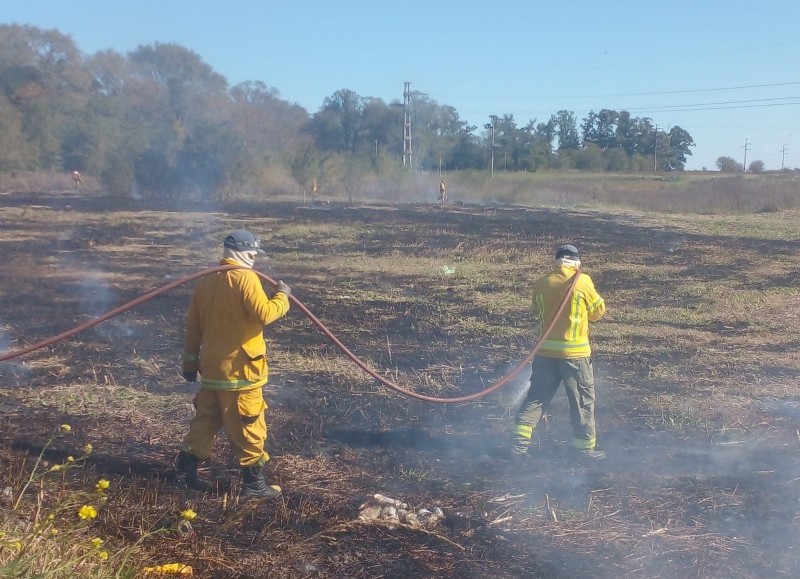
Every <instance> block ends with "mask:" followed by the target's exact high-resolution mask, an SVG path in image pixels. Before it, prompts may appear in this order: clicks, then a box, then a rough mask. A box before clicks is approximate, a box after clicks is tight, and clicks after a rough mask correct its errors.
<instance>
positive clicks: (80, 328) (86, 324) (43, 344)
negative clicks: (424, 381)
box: [0, 265, 580, 403]
mask: <svg viewBox="0 0 800 579" xmlns="http://www.w3.org/2000/svg"><path fill="white" fill-rule="evenodd" d="M241 268H242V266H238V265H220V266H216V267H211V268H209V269H204V270H202V271H198V272H197V273H193V274H191V275H187V276H184V277H182V278H180V279H177V280H175V281H173V282H170V283H168V284H166V285H164V286H162V287H160V288H157V289H154V290H152V291H150V292H148V293H146V294H144V295H141V296H139V297H138V298H136V299H134V300H131V301H129V302H128V303H126V304H123V305H121V306H119V307H118V308H114V309H113V310H111V311H109V312H106V313H105V314H103V315H101V316H99V317H97V318H94V319H92V320H89V321H87V322H84V323H83V324H80V325H78V326H75V327H74V328H72V329H71V330H67V331H65V332H61V333H60V334H58V335H56V336H53V337H52V338H48V339H46V340H42V341H41V342H37V343H35V344H31V345H30V346H27V347H25V348H21V349H19V350H13V351H9V352H5V353H3V354H0V362H5V361H6V360H11V359H12V358H17V357H18V356H22V355H24V354H28V353H30V352H33V351H35V350H40V349H41V348H44V347H47V346H50V345H52V344H55V343H56V342H60V341H61V340H65V339H67V338H69V337H71V336H74V335H75V334H78V333H80V332H83V331H85V330H88V329H89V328H93V327H94V326H96V325H98V324H100V323H102V322H104V321H106V320H107V319H109V318H113V317H114V316H116V315H119V314H121V313H123V312H125V311H127V310H130V309H132V308H134V307H136V306H138V305H139V304H142V303H144V302H146V301H148V300H151V299H153V298H154V297H156V296H158V295H161V294H163V293H165V292H167V291H169V290H171V289H173V288H176V287H178V286H180V285H183V284H185V283H188V282H190V281H192V280H195V279H197V278H200V277H204V276H206V275H209V274H212V273H215V272H218V271H225V270H229V269H241ZM253 271H255V270H253ZM255 273H257V274H258V276H259V277H260V278H262V279H263V280H264V281H266V282H267V283H269V284H270V285H272V286H273V287H275V286H277V285H278V284H277V282H275V281H274V280H273V279H272V278H270V277H269V276H268V275H266V274H264V273H261V272H260V271H255ZM579 277H580V270H578V271H577V272H575V275H573V276H572V280H571V282H570V285H569V289H568V290H567V292H566V293H565V294H564V299H562V300H561V304H560V305H559V307H558V310H557V311H556V314H555V315H554V316H553V319H552V321H551V322H550V324H549V325H548V327H547V328H546V330H545V332H544V334H542V336H541V338H540V339H539V341H538V342H536V344H535V345H534V347H533V348H532V349H531V351H530V352H529V353H528V355H527V356H525V358H524V359H523V360H522V361H520V362H519V363H518V364H517V365H516V366H514V368H512V369H511V371H510V372H509V373H508V374H506V375H505V376H504V377H503V378H501V379H500V380H498V381H497V382H495V383H494V384H492V385H491V386H489V387H488V388H485V389H484V390H481V391H479V392H474V393H472V394H468V395H466V396H457V397H453V398H439V397H436V396H426V395H424V394H419V393H417V392H413V391H411V390H407V389H405V388H403V387H401V386H398V385H397V384H395V383H394V382H392V381H391V380H389V379H387V378H384V377H383V376H381V375H380V374H378V373H377V372H375V371H374V370H373V369H372V368H370V367H369V366H367V364H366V363H364V362H363V361H362V360H361V359H359V358H358V356H356V355H355V354H353V352H351V351H350V350H349V349H348V348H347V346H345V345H344V344H343V343H342V342H341V341H340V340H339V339H338V338H337V337H336V336H334V335H333V333H332V332H331V331H330V330H329V329H328V328H326V327H325V325H324V324H323V323H322V322H321V321H320V320H319V319H318V318H317V317H316V316H315V315H314V314H313V313H312V312H311V311H310V310H309V309H308V308H307V307H306V306H305V305H304V304H303V302H301V301H300V300H298V299H297V298H296V297H294V296H290V297H289V300H290V301H291V302H292V303H293V304H294V305H295V306H296V307H297V308H299V309H300V311H302V312H303V313H304V314H305V315H306V316H307V317H308V319H309V320H311V323H313V324H314V325H315V326H316V327H317V328H318V329H319V330H320V331H321V332H322V333H323V334H325V335H326V336H327V337H328V339H329V340H330V341H331V342H333V344H334V345H335V346H336V347H337V348H339V350H340V351H341V352H342V353H343V354H344V355H345V356H347V357H348V358H349V359H350V360H351V361H352V362H353V363H354V364H355V365H356V366H358V367H359V368H361V369H362V370H363V371H364V372H366V373H367V374H369V375H370V376H372V377H373V378H375V379H376V380H377V381H378V382H380V383H381V384H383V385H384V386H386V387H387V388H390V389H391V390H394V391H395V392H398V393H400V394H404V395H406V396H410V397H411V398H416V399H418V400H424V401H426V402H440V403H445V402H468V401H470V400H476V399H478V398H483V397H484V396H487V395H489V394H491V393H492V392H494V391H496V390H498V389H499V388H502V387H503V386H504V385H506V384H507V383H508V382H509V381H511V380H513V379H514V377H516V375H517V374H519V373H520V371H521V370H522V369H523V368H524V367H525V366H527V365H528V364H529V363H530V362H531V360H533V357H534V356H535V355H536V352H537V351H538V350H539V347H540V346H541V344H542V342H543V341H544V338H546V337H547V336H548V335H549V334H550V332H551V331H552V330H553V327H554V326H555V323H556V320H558V318H559V316H560V315H561V312H563V311H564V307H565V306H566V305H567V302H568V301H569V298H570V296H571V295H572V291H573V290H574V289H575V284H577V283H578V278H579Z"/></svg>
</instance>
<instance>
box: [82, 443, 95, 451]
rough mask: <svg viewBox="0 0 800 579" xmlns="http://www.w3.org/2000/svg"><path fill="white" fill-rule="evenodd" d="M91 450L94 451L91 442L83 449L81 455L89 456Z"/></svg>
mask: <svg viewBox="0 0 800 579" xmlns="http://www.w3.org/2000/svg"><path fill="white" fill-rule="evenodd" d="M92 450H94V447H93V446H92V443H91V442H90V443H89V444H87V445H86V446H84V447H83V453H84V454H91V453H92Z"/></svg>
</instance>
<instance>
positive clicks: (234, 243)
mask: <svg viewBox="0 0 800 579" xmlns="http://www.w3.org/2000/svg"><path fill="white" fill-rule="evenodd" d="M223 245H224V247H227V248H228V249H233V250H236V251H255V252H256V253H261V254H264V253H266V251H264V250H263V249H261V242H260V241H259V240H258V237H256V236H255V235H253V234H252V233H250V232H249V231H247V230H245V229H237V230H236V231H233V232H232V233H231V234H230V235H229V236H228V237H226V238H225V243H224V244H223Z"/></svg>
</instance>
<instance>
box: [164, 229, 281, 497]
mask: <svg viewBox="0 0 800 579" xmlns="http://www.w3.org/2000/svg"><path fill="white" fill-rule="evenodd" d="M223 247H224V249H223V259H222V261H221V262H220V264H221V265H238V266H242V267H241V268H240V269H231V270H225V271H221V272H216V273H213V274H211V275H208V276H206V277H204V278H202V279H201V280H200V282H198V284H197V286H196V287H195V290H194V293H193V295H192V300H191V304H190V306H189V312H188V316H187V322H186V335H185V340H184V350H183V377H184V378H185V379H186V380H188V381H189V382H196V381H197V377H198V372H199V374H200V389H199V390H198V392H197V395H196V396H195V399H194V406H195V410H196V413H195V416H194V418H193V419H192V421H191V423H190V426H189V432H188V434H187V435H186V437H185V438H184V440H183V444H182V445H181V451H180V453H179V454H178V459H177V461H176V469H177V470H178V472H179V474H181V475H182V476H183V477H184V482H185V483H186V486H187V487H189V488H192V489H196V490H210V485H208V484H207V483H206V482H205V481H202V480H200V479H199V478H198V475H197V467H198V464H199V463H200V462H201V461H203V460H206V459H208V458H209V457H210V456H211V448H212V445H213V442H214V437H215V436H216V434H217V433H218V432H219V431H220V429H222V430H224V431H225V434H226V435H227V438H228V441H229V443H230V446H231V448H232V450H233V452H234V454H235V456H236V458H237V459H238V462H239V466H240V467H241V469H242V478H243V485H242V495H243V496H245V497H250V498H274V497H276V496H278V495H279V494H280V492H281V489H280V487H279V486H277V485H269V484H267V482H266V479H265V477H264V466H265V465H266V463H267V461H268V460H269V454H268V453H267V452H266V451H265V450H264V443H265V442H266V439H267V424H266V420H265V417H264V413H265V411H266V409H267V404H266V402H265V400H264V395H263V392H262V387H263V386H264V385H265V384H266V383H267V378H268V377H269V368H268V366H267V346H266V343H265V342H264V335H263V331H264V326H266V325H268V324H271V323H272V322H274V321H276V320H278V319H279V318H282V317H283V316H285V315H286V313H287V312H288V311H289V297H290V296H291V290H290V288H289V286H288V285H286V284H285V283H283V282H282V281H281V282H279V283H278V286H277V288H276V290H277V291H276V292H275V294H274V295H273V296H272V297H271V298H269V297H267V295H266V294H265V293H264V289H263V287H262V285H261V280H260V279H259V277H258V275H257V274H256V272H254V271H253V270H252V267H253V264H254V262H255V257H256V255H258V254H263V253H264V250H263V249H261V247H260V244H259V240H258V238H256V236H255V235H253V234H252V233H250V232H249V231H244V230H238V231H234V232H232V233H231V234H230V235H229V236H228V237H226V238H225V241H224V244H223Z"/></svg>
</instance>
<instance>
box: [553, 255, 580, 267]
mask: <svg viewBox="0 0 800 579" xmlns="http://www.w3.org/2000/svg"><path fill="white" fill-rule="evenodd" d="M556 265H563V266H565V267H580V266H581V260H580V259H572V258H569V257H561V258H559V259H557V260H556Z"/></svg>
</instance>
